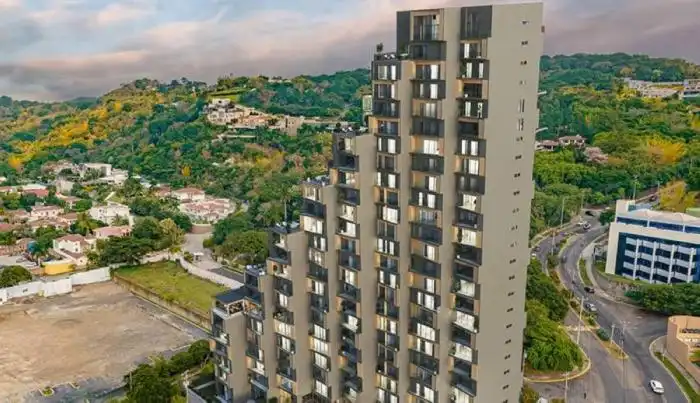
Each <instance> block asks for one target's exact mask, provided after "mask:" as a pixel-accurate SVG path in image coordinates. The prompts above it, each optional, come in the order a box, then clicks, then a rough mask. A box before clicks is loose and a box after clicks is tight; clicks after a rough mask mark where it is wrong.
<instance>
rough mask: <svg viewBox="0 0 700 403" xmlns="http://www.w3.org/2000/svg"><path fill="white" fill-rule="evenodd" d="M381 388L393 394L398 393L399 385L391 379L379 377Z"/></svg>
mask: <svg viewBox="0 0 700 403" xmlns="http://www.w3.org/2000/svg"><path fill="white" fill-rule="evenodd" d="M379 387H380V388H382V389H386V390H388V391H389V392H391V393H396V390H397V388H398V383H397V382H396V381H395V380H393V379H391V378H389V377H386V376H384V375H379Z"/></svg>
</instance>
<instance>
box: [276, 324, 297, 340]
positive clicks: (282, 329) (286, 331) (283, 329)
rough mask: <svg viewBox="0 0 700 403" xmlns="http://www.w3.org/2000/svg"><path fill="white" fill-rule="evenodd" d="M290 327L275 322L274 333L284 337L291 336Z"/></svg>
mask: <svg viewBox="0 0 700 403" xmlns="http://www.w3.org/2000/svg"><path fill="white" fill-rule="evenodd" d="M292 328H293V326H292V325H289V324H287V323H284V322H277V321H276V322H275V331H276V332H277V333H279V334H281V335H284V336H290V337H291V336H292Z"/></svg>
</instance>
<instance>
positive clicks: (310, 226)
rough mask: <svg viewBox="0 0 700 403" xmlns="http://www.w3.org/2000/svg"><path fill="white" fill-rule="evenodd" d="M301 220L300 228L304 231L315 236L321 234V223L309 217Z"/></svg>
mask: <svg viewBox="0 0 700 403" xmlns="http://www.w3.org/2000/svg"><path fill="white" fill-rule="evenodd" d="M302 219H303V221H302V227H303V228H304V230H306V231H309V232H313V233H315V234H322V233H323V221H321V220H317V219H315V218H313V217H309V216H303V217H302Z"/></svg>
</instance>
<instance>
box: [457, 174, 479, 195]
mask: <svg viewBox="0 0 700 403" xmlns="http://www.w3.org/2000/svg"><path fill="white" fill-rule="evenodd" d="M455 175H456V176H457V178H456V179H457V180H456V181H455V187H456V190H457V191H458V192H463V193H471V194H477V195H483V194H484V193H485V192H486V177H484V176H478V175H470V174H463V173H456V174H455Z"/></svg>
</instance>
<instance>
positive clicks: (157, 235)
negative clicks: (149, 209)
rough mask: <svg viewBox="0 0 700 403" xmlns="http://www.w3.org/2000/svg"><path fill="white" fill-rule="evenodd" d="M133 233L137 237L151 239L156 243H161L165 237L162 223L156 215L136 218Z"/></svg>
mask: <svg viewBox="0 0 700 403" xmlns="http://www.w3.org/2000/svg"><path fill="white" fill-rule="evenodd" d="M131 234H132V235H133V236H134V237H135V238H140V239H144V240H151V241H152V242H153V243H154V244H159V243H160V242H161V240H162V238H163V231H162V229H161V226H160V223H159V222H158V220H157V219H155V218H154V217H144V218H141V219H139V220H136V224H134V228H133V230H132V231H131Z"/></svg>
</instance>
